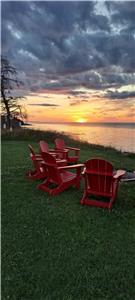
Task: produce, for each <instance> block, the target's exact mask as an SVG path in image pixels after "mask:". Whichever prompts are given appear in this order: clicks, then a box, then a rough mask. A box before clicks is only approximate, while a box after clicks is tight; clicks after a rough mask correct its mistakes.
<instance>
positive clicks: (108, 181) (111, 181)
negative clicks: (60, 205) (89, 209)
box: [81, 159, 125, 209]
mask: <svg viewBox="0 0 135 300" xmlns="http://www.w3.org/2000/svg"><path fill="white" fill-rule="evenodd" d="M124 174H125V171H123V170H118V171H117V172H116V173H114V171H113V166H112V164H111V163H109V162H108V161H105V160H103V159H90V160H87V161H86V163H85V168H84V171H83V175H84V178H85V189H84V194H83V197H82V199H81V204H82V205H90V206H98V207H103V208H108V209H111V208H112V205H113V202H114V201H115V199H116V195H117V190H118V185H119V181H120V179H121V177H122V176H123V175H124Z"/></svg>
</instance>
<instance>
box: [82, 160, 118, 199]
mask: <svg viewBox="0 0 135 300" xmlns="http://www.w3.org/2000/svg"><path fill="white" fill-rule="evenodd" d="M85 167H86V172H85V174H86V186H87V188H88V189H90V191H91V192H93V193H94V192H95V193H97V194H99V195H103V196H106V197H107V196H108V197H109V196H110V195H112V193H113V191H112V187H113V166H112V164H111V163H110V162H108V161H106V160H103V159H90V160H87V161H86V163H85Z"/></svg>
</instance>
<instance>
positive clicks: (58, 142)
mask: <svg viewBox="0 0 135 300" xmlns="http://www.w3.org/2000/svg"><path fill="white" fill-rule="evenodd" d="M55 147H56V149H61V150H64V149H65V147H66V145H65V142H64V140H62V139H59V138H57V139H55Z"/></svg>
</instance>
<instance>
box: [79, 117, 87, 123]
mask: <svg viewBox="0 0 135 300" xmlns="http://www.w3.org/2000/svg"><path fill="white" fill-rule="evenodd" d="M86 122H87V120H86V119H84V118H79V119H78V120H77V123H86Z"/></svg>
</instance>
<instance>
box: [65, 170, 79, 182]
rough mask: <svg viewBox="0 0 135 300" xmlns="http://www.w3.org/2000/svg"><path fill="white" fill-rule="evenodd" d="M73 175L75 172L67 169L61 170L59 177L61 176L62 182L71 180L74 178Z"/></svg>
mask: <svg viewBox="0 0 135 300" xmlns="http://www.w3.org/2000/svg"><path fill="white" fill-rule="evenodd" d="M75 177H76V174H73V173H71V172H68V171H63V172H62V173H61V178H62V181H63V182H68V181H71V180H73V179H75Z"/></svg>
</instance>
